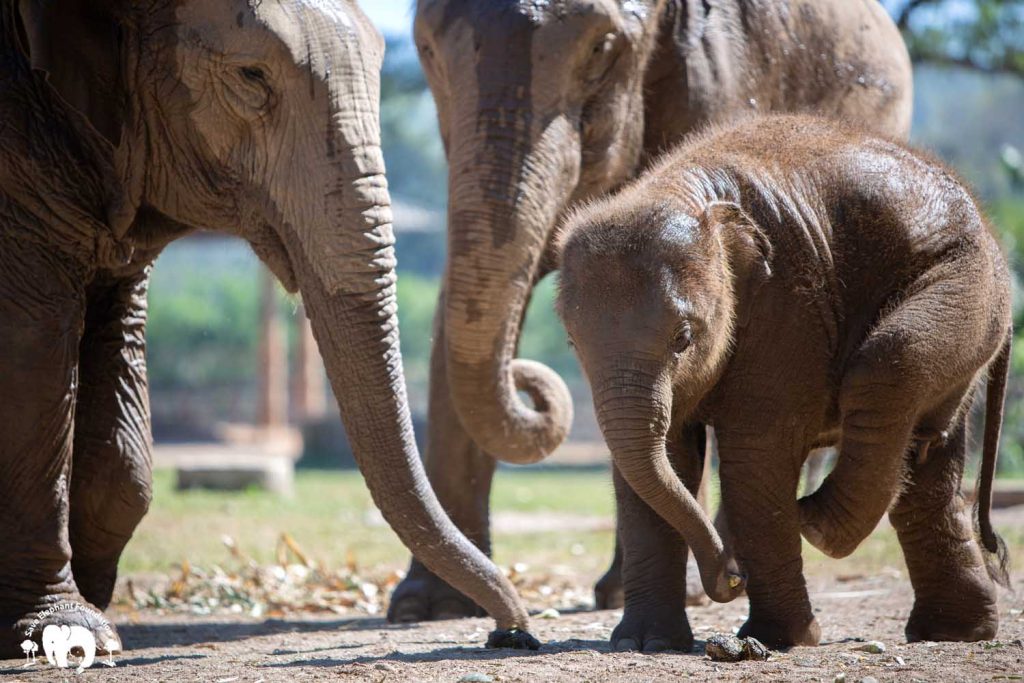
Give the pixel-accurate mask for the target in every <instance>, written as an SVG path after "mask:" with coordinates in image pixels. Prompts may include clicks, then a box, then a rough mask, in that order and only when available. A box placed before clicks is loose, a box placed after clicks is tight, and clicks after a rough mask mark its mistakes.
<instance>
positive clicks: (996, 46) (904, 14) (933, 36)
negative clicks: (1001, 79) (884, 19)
mask: <svg viewBox="0 0 1024 683" xmlns="http://www.w3.org/2000/svg"><path fill="white" fill-rule="evenodd" d="M886 4H887V5H888V6H889V8H890V10H892V11H894V13H895V16H896V21H897V24H898V25H899V27H900V29H901V30H902V31H903V37H904V39H905V40H906V41H907V48H908V49H909V50H910V54H911V57H912V58H913V59H914V60H915V61H923V62H932V63H936V64H952V65H958V66H965V67H968V68H971V69H977V70H980V71H987V72H1004V73H1016V74H1024V0H974V2H964V1H963V0H903V1H902V2H898V1H894V0H889V2H887V3H886Z"/></svg>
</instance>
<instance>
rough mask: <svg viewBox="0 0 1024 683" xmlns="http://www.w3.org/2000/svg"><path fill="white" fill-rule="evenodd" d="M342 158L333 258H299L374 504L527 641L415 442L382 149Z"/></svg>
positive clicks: (368, 147)
mask: <svg viewBox="0 0 1024 683" xmlns="http://www.w3.org/2000/svg"><path fill="white" fill-rule="evenodd" d="M346 144H347V147H346V149H345V150H343V151H338V157H339V158H337V159H336V164H335V167H334V169H333V172H334V174H335V178H332V179H331V181H332V182H336V183H337V185H336V190H335V191H333V192H331V193H329V194H328V199H327V206H326V209H327V218H326V220H325V225H324V226H314V227H322V228H323V229H324V230H325V231H326V232H327V233H328V234H329V235H331V237H332V240H333V241H330V243H329V244H328V247H329V248H324V249H319V250H315V251H310V250H308V249H304V248H303V247H302V246H297V247H296V248H294V249H293V250H292V251H290V253H289V256H290V258H291V260H292V263H293V266H294V269H295V271H296V277H297V280H298V284H299V289H300V291H301V293H302V296H303V300H304V303H305V305H306V307H307V310H308V313H309V317H310V320H311V322H312V327H313V334H314V336H315V338H316V340H317V343H318V345H319V347H320V351H321V355H322V356H323V359H324V364H325V366H326V368H327V374H328V377H329V379H330V382H331V386H332V388H333V390H334V394H335V396H336V397H337V399H338V404H339V406H340V408H341V417H342V421H343V423H344V425H345V430H346V432H347V434H348V437H349V441H350V444H351V447H352V452H353V454H354V456H355V459H356V462H357V463H358V465H359V469H360V470H361V472H362V474H363V476H364V477H365V479H366V484H367V486H368V488H369V490H370V493H371V494H372V496H373V500H374V502H375V503H376V504H377V506H378V507H379V508H380V510H381V512H382V513H383V515H384V518H385V519H386V520H387V521H388V523H389V524H390V525H391V527H392V528H393V529H394V530H395V532H396V533H397V534H398V536H399V538H401V540H402V542H403V543H404V544H405V545H406V546H407V547H408V548H409V549H410V550H411V551H412V553H413V554H414V555H415V556H416V557H417V558H418V559H419V560H420V561H421V562H423V564H424V565H426V566H427V567H428V568H430V570H431V571H433V572H434V573H436V574H437V575H438V576H440V577H441V578H443V579H444V580H445V581H447V582H449V583H450V584H452V585H453V586H457V587H458V588H459V590H461V591H463V592H464V593H466V594H467V595H469V596H470V597H472V598H473V600H475V601H476V602H477V603H478V604H479V605H481V606H482V607H484V608H485V609H486V610H487V611H488V612H489V613H490V614H491V616H493V617H494V618H495V620H496V621H497V624H498V627H499V628H500V629H510V630H520V631H525V629H526V628H527V626H528V617H527V613H526V609H525V608H524V607H523V605H522V603H521V602H520V601H519V597H518V595H517V593H516V591H515V589H514V588H513V587H512V584H511V583H510V582H509V581H508V579H506V578H505V576H504V575H503V574H502V573H501V571H499V569H498V568H497V566H495V565H494V563H492V562H491V560H490V559H488V558H487V557H486V556H485V555H484V554H483V553H481V552H480V551H479V550H478V549H477V548H476V547H475V546H474V545H473V544H472V543H471V542H470V541H469V540H468V539H467V538H466V537H465V536H464V535H463V534H462V533H461V532H460V531H459V530H458V529H457V528H456V527H455V525H454V524H452V522H451V520H450V519H449V518H448V516H447V515H446V513H445V511H444V510H443V508H442V507H441V505H440V503H439V502H438V500H437V498H436V496H435V495H434V492H433V490H432V489H431V488H430V484H429V483H428V481H427V478H426V474H425V472H424V470H423V466H422V464H421V461H420V456H419V452H418V450H417V447H416V442H415V440H414V437H413V430H412V421H411V417H410V413H409V405H408V399H407V394H406V387H405V379H404V375H403V369H402V356H401V351H400V348H399V333H398V316H397V300H396V274H395V263H396V262H395V250H394V235H393V231H392V226H391V210H390V197H389V194H388V190H387V182H386V180H385V178H384V163H383V157H382V156H381V154H380V150H379V147H378V146H377V145H376V144H370V143H366V144H355V145H353V144H352V140H351V139H348V140H347V143H346Z"/></svg>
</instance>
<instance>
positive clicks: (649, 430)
mask: <svg viewBox="0 0 1024 683" xmlns="http://www.w3.org/2000/svg"><path fill="white" fill-rule="evenodd" d="M643 375H645V373H644V372H643V371H640V370H637V369H635V368H631V369H630V370H629V371H627V372H620V373H615V374H614V376H613V377H610V378H609V379H608V380H606V381H604V382H601V384H600V385H599V386H597V387H595V394H594V396H595V399H596V403H597V411H598V420H599V422H600V423H601V431H602V432H603V433H604V437H605V440H606V441H607V442H608V447H609V448H610V449H611V451H612V458H613V459H614V461H615V466H616V467H618V468H619V472H621V473H622V476H623V478H625V480H626V481H627V482H628V483H629V485H630V486H631V487H632V488H633V490H634V491H636V493H637V495H638V496H640V497H641V498H642V499H643V500H644V502H645V503H647V504H648V505H650V506H651V508H652V509H653V510H654V511H655V512H657V513H658V514H659V515H661V517H662V518H663V519H664V520H665V521H667V522H668V523H669V524H671V525H672V526H673V527H674V528H675V529H676V531H678V532H679V533H680V534H681V535H682V536H683V538H684V539H685V540H686V543H687V545H688V546H689V547H690V549H691V550H692V551H693V555H694V557H695V558H696V560H697V566H698V567H699V568H700V578H701V583H702V584H703V585H704V591H705V592H706V593H707V594H708V596H709V597H710V598H711V599H712V600H714V601H716V602H729V601H731V600H733V599H735V598H736V597H737V596H739V595H740V594H741V593H742V592H743V591H744V589H745V587H746V577H745V576H744V575H743V574H742V573H741V572H740V570H739V568H738V566H737V564H736V562H735V560H734V559H733V558H732V557H731V556H730V555H729V554H728V553H727V552H726V549H725V546H724V545H723V543H722V539H721V538H720V537H719V535H718V532H717V531H715V527H714V525H713V524H712V521H711V519H710V518H709V517H708V516H707V514H706V513H705V512H704V510H703V509H702V508H701V506H700V504H699V503H698V502H697V500H696V499H695V498H694V497H693V495H692V494H691V493H690V491H688V490H687V489H686V487H685V486H684V485H683V483H682V481H680V479H679V477H678V476H677V475H676V473H675V471H674V470H673V469H672V464H671V462H670V461H669V458H668V453H667V451H666V447H665V437H666V434H667V433H668V427H669V422H670V416H671V413H672V392H671V389H670V384H669V381H668V379H667V378H665V377H652V376H643Z"/></svg>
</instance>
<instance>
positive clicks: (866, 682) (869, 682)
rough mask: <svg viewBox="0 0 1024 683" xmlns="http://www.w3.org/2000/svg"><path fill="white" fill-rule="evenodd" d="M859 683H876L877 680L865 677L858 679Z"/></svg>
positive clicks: (872, 677)
mask: <svg viewBox="0 0 1024 683" xmlns="http://www.w3.org/2000/svg"><path fill="white" fill-rule="evenodd" d="M860 683H878V679H877V678H875V677H874V676H865V677H864V678H862V679H860Z"/></svg>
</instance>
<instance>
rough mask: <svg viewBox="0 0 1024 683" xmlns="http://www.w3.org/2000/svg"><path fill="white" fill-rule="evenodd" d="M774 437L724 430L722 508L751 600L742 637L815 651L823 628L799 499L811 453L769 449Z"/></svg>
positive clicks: (759, 431)
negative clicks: (803, 466) (808, 575)
mask: <svg viewBox="0 0 1024 683" xmlns="http://www.w3.org/2000/svg"><path fill="white" fill-rule="evenodd" d="M779 422H781V420H780V421H779ZM769 424H771V423H769ZM770 433H771V429H770V428H769V427H765V428H764V429H755V430H753V431H751V432H750V433H748V434H743V435H731V434H729V433H728V432H726V431H724V430H723V431H720V432H719V455H720V463H719V477H720V478H721V482H722V506H723V509H724V510H725V515H726V521H727V523H728V528H729V530H730V531H731V533H730V535H729V537H730V538H731V542H732V543H733V545H732V549H733V551H734V553H735V555H736V558H737V560H738V561H739V564H740V567H741V568H742V569H743V570H744V571H745V572H746V573H747V596H748V598H749V599H750V616H749V617H748V618H747V621H746V623H745V624H743V627H742V628H740V632H739V635H740V637H746V636H753V637H755V638H757V639H758V640H760V641H761V642H763V643H764V644H765V645H768V646H769V647H788V646H791V645H817V644H818V641H819V640H820V639H821V629H820V627H819V626H818V623H817V621H816V620H815V618H814V614H813V612H812V611H811V600H810V597H809V596H808V595H807V584H806V582H805V581H804V575H803V559H802V558H801V556H800V550H801V547H800V546H801V542H800V522H799V513H798V508H797V500H796V492H797V488H798V487H799V484H800V463H802V462H803V460H804V455H805V453H806V452H805V451H800V452H795V451H793V449H787V447H786V446H785V445H784V444H779V443H769V444H766V443H765V440H766V439H765V436H764V435H766V434H770Z"/></svg>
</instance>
